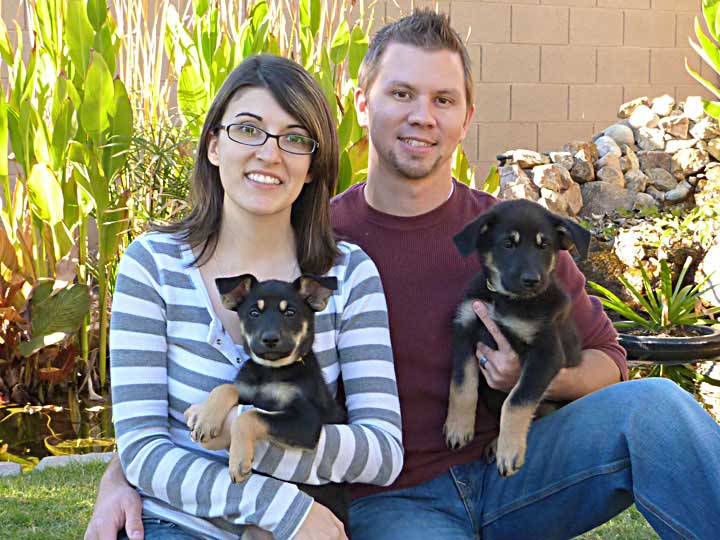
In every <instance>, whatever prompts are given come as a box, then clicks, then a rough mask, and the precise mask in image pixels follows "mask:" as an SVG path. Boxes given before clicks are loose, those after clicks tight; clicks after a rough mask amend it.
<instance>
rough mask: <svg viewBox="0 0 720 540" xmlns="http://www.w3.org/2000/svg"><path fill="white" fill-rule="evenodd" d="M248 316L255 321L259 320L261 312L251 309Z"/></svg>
mask: <svg viewBox="0 0 720 540" xmlns="http://www.w3.org/2000/svg"><path fill="white" fill-rule="evenodd" d="M248 316H250V317H252V318H253V319H257V318H258V317H259V316H260V310H259V309H258V308H250V311H248Z"/></svg>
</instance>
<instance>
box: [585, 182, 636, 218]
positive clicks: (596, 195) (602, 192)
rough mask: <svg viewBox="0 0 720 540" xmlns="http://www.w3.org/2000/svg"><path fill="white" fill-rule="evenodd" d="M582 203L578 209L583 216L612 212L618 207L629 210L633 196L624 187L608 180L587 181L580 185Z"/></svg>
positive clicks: (588, 216)
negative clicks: (581, 206) (580, 208)
mask: <svg viewBox="0 0 720 540" xmlns="http://www.w3.org/2000/svg"><path fill="white" fill-rule="evenodd" d="M580 190H581V192H582V198H583V201H584V205H583V208H582V210H581V211H580V216H581V217H583V218H588V219H592V218H593V216H595V217H599V216H605V215H608V214H613V213H614V212H615V210H617V209H618V208H621V209H624V210H631V209H632V206H633V200H634V196H633V194H632V192H630V191H628V190H627V189H625V188H622V187H620V186H617V185H615V184H610V183H608V182H587V183H586V184H583V185H582V186H580Z"/></svg>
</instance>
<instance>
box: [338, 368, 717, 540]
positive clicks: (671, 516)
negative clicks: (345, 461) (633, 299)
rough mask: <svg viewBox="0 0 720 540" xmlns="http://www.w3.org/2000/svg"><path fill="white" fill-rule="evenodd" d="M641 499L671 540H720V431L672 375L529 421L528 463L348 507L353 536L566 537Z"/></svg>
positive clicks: (475, 471)
mask: <svg viewBox="0 0 720 540" xmlns="http://www.w3.org/2000/svg"><path fill="white" fill-rule="evenodd" d="M633 502H635V504H636V505H637V508H638V509H639V510H640V512H642V514H643V515H644V516H645V518H646V519H647V521H648V522H649V523H650V525H651V526H652V527H653V529H655V531H656V532H657V533H658V535H660V537H661V538H663V540H675V539H683V540H717V539H718V538H720V426H718V425H717V424H716V423H715V421H714V420H713V419H712V417H711V416H710V415H709V414H707V413H706V412H705V411H704V410H703V409H702V408H701V407H700V406H699V405H698V404H697V403H696V402H695V400H694V399H693V397H692V396H691V395H689V394H688V393H686V392H684V391H683V390H681V389H680V388H679V387H677V386H676V385H675V384H674V383H672V382H670V381H668V380H665V379H645V380H639V381H632V382H625V383H621V384H616V385H613V386H611V387H608V388H605V389H603V390H600V391H598V392H595V393H593V394H590V395H588V396H585V397H584V398H582V399H579V400H577V401H575V402H573V403H571V404H569V405H567V406H566V407H563V408H562V409H560V410H559V411H557V412H555V413H554V414H552V415H550V416H547V417H545V418H542V419H540V420H538V421H536V422H534V423H533V424H532V427H531V429H530V433H529V436H528V454H527V458H526V462H525V465H524V466H523V467H522V469H520V471H519V472H518V473H517V474H515V475H514V476H512V477H510V478H507V479H506V478H502V477H501V476H500V475H499V474H498V472H497V468H496V467H495V464H494V463H493V464H492V465H487V464H486V463H485V462H484V460H482V459H479V460H477V461H474V462H472V463H469V464H467V465H458V466H455V467H452V468H451V469H450V470H449V471H448V472H446V473H445V474H442V475H441V476H439V477H437V478H434V479H433V480H430V481H428V482H425V483H424V484H421V485H418V486H414V487H410V488H406V489H399V490H395V491H390V492H385V493H381V494H377V495H371V496H368V497H363V498H361V499H358V500H356V501H354V502H353V503H352V506H351V509H350V522H351V530H352V538H353V540H397V539H401V538H402V539H408V540H415V539H424V538H432V539H433V540H464V539H468V540H470V539H473V540H479V539H482V540H562V539H570V538H573V537H574V536H577V535H579V534H581V533H583V532H586V531H588V530H590V529H593V528H594V527H597V526H598V525H600V524H602V523H604V522H606V521H608V520H610V519H611V518H612V517H613V516H615V515H616V514H618V513H620V512H621V511H622V510H624V509H625V508H627V507H628V506H630V505H631V504H632V503H633Z"/></svg>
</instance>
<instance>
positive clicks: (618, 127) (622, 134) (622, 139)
mask: <svg viewBox="0 0 720 540" xmlns="http://www.w3.org/2000/svg"><path fill="white" fill-rule="evenodd" d="M603 135H605V136H607V137H610V138H611V139H612V140H613V141H615V142H616V143H617V145H618V146H620V147H621V148H622V145H623V144H628V145H630V144H635V135H634V134H633V130H632V129H630V128H629V127H628V126H625V125H623V124H613V125H612V126H610V127H609V128H607V129H606V130H605V131H603ZM596 144H597V143H596Z"/></svg>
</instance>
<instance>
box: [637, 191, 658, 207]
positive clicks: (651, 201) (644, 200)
mask: <svg viewBox="0 0 720 540" xmlns="http://www.w3.org/2000/svg"><path fill="white" fill-rule="evenodd" d="M649 206H650V207H652V206H655V207H657V201H656V200H655V197H653V196H652V195H648V194H647V193H636V194H635V201H634V202H633V210H639V209H641V208H647V207H649Z"/></svg>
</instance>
